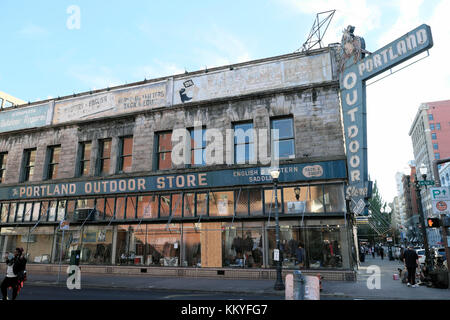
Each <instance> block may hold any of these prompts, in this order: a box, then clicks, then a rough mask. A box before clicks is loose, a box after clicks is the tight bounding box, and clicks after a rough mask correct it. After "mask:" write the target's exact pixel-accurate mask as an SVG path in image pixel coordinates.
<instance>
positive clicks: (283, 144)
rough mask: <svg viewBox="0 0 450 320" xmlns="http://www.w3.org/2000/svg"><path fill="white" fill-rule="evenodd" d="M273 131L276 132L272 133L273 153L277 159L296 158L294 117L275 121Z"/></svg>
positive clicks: (272, 124)
mask: <svg viewBox="0 0 450 320" xmlns="http://www.w3.org/2000/svg"><path fill="white" fill-rule="evenodd" d="M271 129H272V130H276V131H275V132H272V152H275V155H274V156H275V159H292V158H295V143H294V120H293V119H292V117H289V118H281V119H273V120H272V121H271ZM277 133H278V134H277Z"/></svg>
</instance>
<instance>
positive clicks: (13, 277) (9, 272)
mask: <svg viewBox="0 0 450 320" xmlns="http://www.w3.org/2000/svg"><path fill="white" fill-rule="evenodd" d="M22 254H23V249H22V248H16V250H15V252H14V256H8V258H7V259H6V265H7V269H6V277H5V279H3V282H2V284H1V291H2V296H3V300H8V288H9V287H11V288H12V290H13V293H12V300H15V299H16V297H17V294H18V293H19V291H20V288H21V287H22V286H23V281H25V279H26V271H25V267H26V264H27V259H25V257H23V256H22Z"/></svg>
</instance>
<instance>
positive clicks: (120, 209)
mask: <svg viewBox="0 0 450 320" xmlns="http://www.w3.org/2000/svg"><path fill="white" fill-rule="evenodd" d="M124 218H125V198H124V197H119V198H117V199H116V218H115V219H116V220H123V219H124Z"/></svg>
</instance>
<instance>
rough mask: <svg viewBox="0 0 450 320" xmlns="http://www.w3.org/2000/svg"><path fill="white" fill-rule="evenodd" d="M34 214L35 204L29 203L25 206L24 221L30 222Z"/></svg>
mask: <svg viewBox="0 0 450 320" xmlns="http://www.w3.org/2000/svg"><path fill="white" fill-rule="evenodd" d="M32 212H33V202H27V203H26V204H25V213H24V218H23V221H25V222H29V221H31V213H32Z"/></svg>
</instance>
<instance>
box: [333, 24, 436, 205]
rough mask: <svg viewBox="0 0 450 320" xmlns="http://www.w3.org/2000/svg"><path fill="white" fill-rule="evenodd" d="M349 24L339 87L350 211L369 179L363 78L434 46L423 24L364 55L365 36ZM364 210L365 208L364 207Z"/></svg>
mask: <svg viewBox="0 0 450 320" xmlns="http://www.w3.org/2000/svg"><path fill="white" fill-rule="evenodd" d="M353 30H354V27H352V26H349V27H348V28H347V29H346V30H345V31H344V35H343V37H342V47H341V49H342V51H341V64H340V68H341V74H340V90H341V101H342V114H343V118H344V130H345V145H346V150H347V167H348V179H349V181H348V184H349V185H348V189H347V193H346V194H347V199H350V200H351V204H350V206H351V208H352V211H353V212H355V210H354V208H355V207H356V204H357V203H358V202H360V200H363V201H367V200H366V198H367V194H365V193H366V192H365V191H366V190H367V189H368V188H367V185H368V183H369V181H368V165H367V124H366V84H365V82H366V80H368V79H370V78H372V77H375V76H376V75H378V74H380V73H382V72H384V71H386V70H388V69H390V68H392V67H394V66H396V65H398V64H400V63H402V62H404V61H406V60H408V59H410V58H412V57H414V56H416V55H418V54H419V53H421V52H424V51H426V50H428V49H429V48H431V47H432V46H433V39H432V36H431V29H430V27H429V26H427V25H425V24H423V25H421V26H419V27H417V28H416V29H414V30H412V31H410V32H408V33H407V34H405V35H404V36H402V37H400V38H398V39H397V40H395V41H393V42H391V43H390V44H388V45H387V46H385V47H383V48H381V49H379V50H377V51H375V52H374V53H371V54H369V55H368V56H366V57H364V56H365V53H366V52H365V50H364V49H365V46H364V39H362V38H360V37H357V36H355V35H354V34H353ZM366 212H367V210H366Z"/></svg>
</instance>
